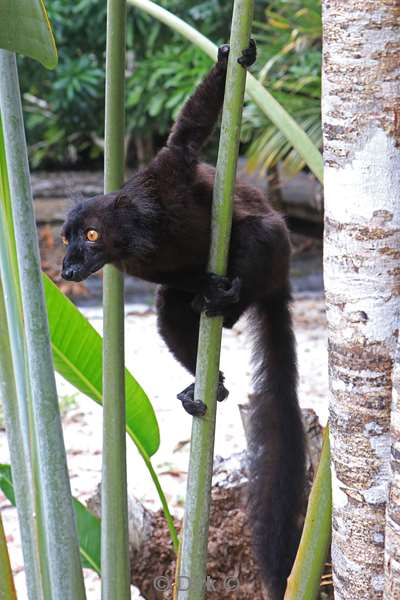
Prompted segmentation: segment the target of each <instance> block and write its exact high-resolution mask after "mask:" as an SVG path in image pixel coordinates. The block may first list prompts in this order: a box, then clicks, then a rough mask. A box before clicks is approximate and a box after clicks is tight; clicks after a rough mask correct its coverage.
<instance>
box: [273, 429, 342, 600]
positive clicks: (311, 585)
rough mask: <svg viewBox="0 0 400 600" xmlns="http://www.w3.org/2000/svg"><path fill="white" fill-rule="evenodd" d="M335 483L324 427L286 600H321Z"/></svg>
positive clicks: (327, 434) (326, 433) (327, 432)
mask: <svg viewBox="0 0 400 600" xmlns="http://www.w3.org/2000/svg"><path fill="white" fill-rule="evenodd" d="M331 523H332V483H331V468H330V449H329V431H328V428H327V427H326V428H325V431H324V442H323V446H322V452H321V458H320V461H319V465H318V469H317V472H316V474H315V478H314V482H313V486H312V489H311V492H310V497H309V499H308V506H307V514H306V519H305V522H304V527H303V533H302V536H301V540H300V545H299V549H298V550H297V556H296V560H295V562H294V565H293V569H292V572H291V574H290V576H289V579H288V583H287V589H286V593H285V598H284V600H309V599H310V600H311V599H312V598H318V597H319V589H320V581H321V575H322V573H323V570H324V565H325V561H326V557H327V554H328V551H329V545H330V541H331V530H332V525H331Z"/></svg>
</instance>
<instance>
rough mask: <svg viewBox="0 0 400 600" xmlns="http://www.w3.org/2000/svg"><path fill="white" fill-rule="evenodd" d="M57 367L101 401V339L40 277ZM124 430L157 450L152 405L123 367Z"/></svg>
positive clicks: (146, 447)
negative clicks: (124, 392) (124, 395)
mask: <svg viewBox="0 0 400 600" xmlns="http://www.w3.org/2000/svg"><path fill="white" fill-rule="evenodd" d="M43 283H44V290H45V294H46V303H47V311H48V316H49V323H50V333H51V343H52V347H53V356H54V364H55V368H56V370H57V371H58V372H59V373H60V374H61V375H62V376H63V377H64V378H65V379H67V380H68V381H69V382H70V383H72V384H73V385H74V386H75V387H76V388H78V389H79V390H80V391H81V392H83V393H84V394H86V395H87V396H89V397H90V398H92V399H93V400H95V401H96V402H98V403H99V404H101V401H102V345H103V344H102V338H101V336H100V335H99V334H98V333H97V331H96V330H95V329H94V328H93V327H92V325H90V323H89V322H88V321H87V320H86V319H85V317H84V316H83V315H82V314H81V313H80V312H79V310H78V309H77V308H76V307H75V306H74V304H72V302H71V301H70V300H68V298H66V297H65V296H64V294H63V293H62V292H60V290H59V289H58V288H57V286H56V285H55V284H54V283H53V282H52V281H51V280H50V279H49V278H48V277H47V276H46V275H45V276H44V277H43ZM125 390H126V429H127V431H128V433H129V435H130V436H131V438H132V439H133V441H134V442H135V443H136V445H137V446H138V447H139V449H140V450H144V451H145V452H146V453H147V454H148V455H149V456H151V455H152V454H154V453H155V452H156V451H157V450H158V446H159V443H160V438H159V430H158V425H157V420H156V417H155V414H154V410H153V407H152V405H151V403H150V401H149V399H148V397H147V395H146V394H145V392H144V391H143V389H142V388H141V387H140V385H139V384H138V382H137V381H136V380H135V379H134V378H133V377H132V375H131V374H130V373H129V371H128V370H125Z"/></svg>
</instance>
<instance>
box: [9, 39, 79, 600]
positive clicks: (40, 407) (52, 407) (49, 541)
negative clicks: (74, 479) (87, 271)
mask: <svg viewBox="0 0 400 600" xmlns="http://www.w3.org/2000/svg"><path fill="white" fill-rule="evenodd" d="M0 110H1V117H2V122H3V129H4V134H5V138H6V140H7V145H6V157H7V165H8V173H9V181H10V190H11V196H12V198H13V205H12V209H13V217H14V228H15V240H16V248H17V258H18V268H19V277H20V284H21V292H22V305H23V313H24V329H25V338H26V349H27V354H28V357H29V374H30V387H31V392H32V400H33V426H34V436H35V443H36V447H37V453H38V464H39V473H38V475H39V479H40V488H41V501H42V505H43V512H44V523H43V524H44V528H45V533H46V550H47V553H46V560H47V562H48V565H49V573H50V585H51V595H52V596H51V597H52V600H61V598H62V599H63V600H81V599H83V598H85V591H84V586H83V577H82V571H81V567H80V557H79V546H78V541H77V535H76V527H75V518H74V513H73V509H72V501H71V490H70V484H69V478H68V471H67V463H66V456H65V448H64V443H63V435H62V428H61V420H60V414H59V409H58V398H57V390H56V385H55V377H54V369H53V360H52V354H51V347H50V341H49V331H48V323H47V318H46V312H45V301H44V293H43V287H42V277H41V270H40V260H39V247H38V240H37V234H36V226H35V219H34V214H33V205H32V195H31V189H30V181H29V167H28V158H27V149H26V141H25V134H24V125H23V117H22V106H21V97H20V90H19V82H18V73H17V64H16V57H15V54H13V53H11V52H8V51H6V50H0ZM60 582H62V586H61V585H60Z"/></svg>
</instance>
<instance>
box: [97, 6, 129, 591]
mask: <svg viewBox="0 0 400 600" xmlns="http://www.w3.org/2000/svg"><path fill="white" fill-rule="evenodd" d="M125 29H126V2H125V0H108V3H107V51H106V118H105V176H104V188H105V192H106V193H107V192H111V191H115V190H117V189H118V188H119V187H121V184H122V182H123V176H124V126H125V119H124V114H125V109H124V92H125V85H124V73H125ZM103 285H104V292H103V305H104V346H103V473H102V509H101V513H102V519H101V552H102V554H101V570H102V598H103V600H109V599H110V598H118V600H124V599H126V600H127V599H128V598H130V570H129V553H128V501H127V475H126V437H125V376H124V373H125V369H124V285H123V276H122V274H121V273H120V272H119V271H118V270H117V269H116V268H115V267H113V266H111V265H109V266H107V267H106V268H105V269H104V284H103Z"/></svg>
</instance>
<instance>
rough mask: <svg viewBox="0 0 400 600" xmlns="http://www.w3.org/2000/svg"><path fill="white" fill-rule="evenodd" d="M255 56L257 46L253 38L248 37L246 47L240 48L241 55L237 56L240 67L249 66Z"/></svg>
mask: <svg viewBox="0 0 400 600" xmlns="http://www.w3.org/2000/svg"><path fill="white" fill-rule="evenodd" d="M256 58H257V46H256V42H255V40H253V38H250V43H249V45H248V47H247V48H245V49H244V50H242V56H240V57H239V58H238V63H239V65H242V67H250V66H251V65H252V64H253V63H254V62H256Z"/></svg>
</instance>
